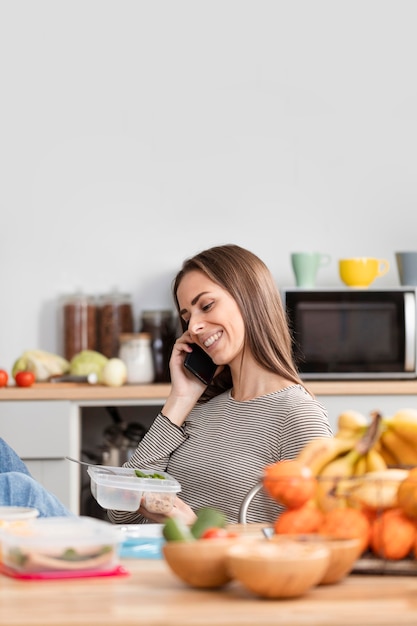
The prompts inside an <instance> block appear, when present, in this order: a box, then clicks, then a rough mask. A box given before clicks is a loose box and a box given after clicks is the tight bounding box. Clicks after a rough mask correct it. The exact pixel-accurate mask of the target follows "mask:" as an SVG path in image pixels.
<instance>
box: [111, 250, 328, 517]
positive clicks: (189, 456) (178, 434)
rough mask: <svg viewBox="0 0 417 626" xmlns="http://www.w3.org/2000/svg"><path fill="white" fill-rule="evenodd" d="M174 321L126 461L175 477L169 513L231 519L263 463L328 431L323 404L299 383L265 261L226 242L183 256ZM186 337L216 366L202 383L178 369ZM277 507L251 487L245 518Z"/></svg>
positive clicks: (114, 514) (293, 451) (187, 347)
mask: <svg viewBox="0 0 417 626" xmlns="http://www.w3.org/2000/svg"><path fill="white" fill-rule="evenodd" d="M173 295H174V300H175V304H176V307H177V310H178V313H179V315H180V318H181V322H182V326H183V330H184V332H183V334H182V336H181V337H179V339H178V340H177V341H176V343H175V345H174V348H173V351H172V356H171V359H170V372H171V381H172V386H171V392H170V394H169V396H168V398H167V400H166V402H165V404H164V406H163V408H162V411H161V412H160V413H159V415H158V416H157V417H156V419H155V421H154V423H153V424H152V426H151V428H150V429H149V431H148V433H147V434H146V436H145V437H144V438H143V440H142V441H141V442H140V444H139V446H138V448H137V449H136V451H135V453H134V454H133V456H132V457H131V458H130V459H129V461H128V462H127V463H125V466H126V467H139V468H149V467H153V468H157V469H161V470H166V471H167V472H168V473H169V474H171V475H172V476H173V477H174V478H176V480H178V481H179V482H180V484H181V487H182V491H181V493H180V497H179V498H177V499H176V504H175V507H174V509H173V511H172V513H171V514H172V515H176V516H178V515H180V516H181V517H182V518H183V520H184V521H185V522H186V523H192V522H193V520H194V519H195V516H196V513H195V512H196V511H197V510H198V509H199V508H201V507H203V506H212V507H216V508H218V509H220V510H222V511H223V512H224V513H225V515H226V516H227V519H228V521H229V522H237V521H238V513H239V508H240V506H241V503H242V501H243V499H244V497H245V496H246V494H247V493H248V491H249V490H250V489H251V488H252V487H253V486H254V485H255V484H256V483H257V482H258V481H259V480H260V478H261V476H262V472H263V468H264V467H265V466H266V465H268V464H270V463H274V462H276V461H279V460H282V459H291V458H294V457H295V456H296V455H297V453H298V451H299V450H300V449H301V448H302V447H303V446H304V445H305V444H306V443H307V442H308V441H309V440H310V439H313V438H316V437H322V436H331V435H332V433H331V429H330V426H329V423H328V419H327V414H326V411H325V409H324V408H323V407H322V406H321V405H320V404H319V403H318V402H317V401H316V400H315V399H314V398H313V397H312V396H311V394H310V393H309V392H308V390H307V389H306V388H305V387H304V385H303V383H302V382H301V380H300V378H299V375H298V373H297V370H296V368H295V365H294V363H293V361H292V356H291V337H290V333H289V330H288V326H287V322H286V316H285V312H284V309H283V306H282V303H281V298H280V295H279V291H278V289H277V287H276V285H275V282H274V279H273V277H272V275H271V273H270V271H269V270H268V268H267V267H266V266H265V264H264V263H263V262H262V261H261V260H260V259H259V258H258V257H257V256H255V255H254V254H252V253H251V252H249V251H248V250H245V249H243V248H241V247H239V246H236V245H224V246H217V247H214V248H211V249H209V250H206V251H204V252H201V253H200V254H197V255H196V256H195V257H193V258H191V259H189V260H187V261H185V262H184V264H183V267H182V269H181V271H180V272H179V274H178V275H177V277H176V279H175V281H174V284H173ZM191 343H195V344H197V345H198V346H200V347H201V348H203V349H204V351H205V352H207V354H208V355H209V356H210V357H211V358H212V360H213V361H214V363H215V364H216V365H217V366H218V367H217V370H216V374H215V377H214V379H213V381H212V382H211V384H209V385H208V386H207V387H206V385H205V384H204V383H202V382H201V381H200V380H199V379H198V378H197V377H196V376H194V375H193V374H191V373H190V372H189V371H188V370H186V369H185V368H184V357H185V356H186V355H187V354H189V353H190V352H192V347H191V346H190V344H191ZM279 510H280V509H279V507H278V506H277V505H276V504H275V503H274V502H272V500H270V499H269V498H268V497H267V496H266V495H265V494H263V493H261V492H260V493H259V494H258V495H257V496H256V497H255V498H254V500H253V502H252V504H251V506H250V507H249V511H248V515H247V521H249V522H268V523H269V522H272V521H273V520H274V519H276V517H277V515H278V513H279ZM108 515H109V518H110V519H111V520H112V521H114V522H117V523H143V522H147V521H153V522H161V521H162V517H161V516H157V515H154V514H151V513H149V512H147V511H146V510H144V509H143V508H142V507H141V508H140V509H139V511H138V512H137V513H128V512H121V511H108Z"/></svg>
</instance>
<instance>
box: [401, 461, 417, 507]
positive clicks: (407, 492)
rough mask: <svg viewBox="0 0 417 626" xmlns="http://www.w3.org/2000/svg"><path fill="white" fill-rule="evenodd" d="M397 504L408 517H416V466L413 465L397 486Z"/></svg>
mask: <svg viewBox="0 0 417 626" xmlns="http://www.w3.org/2000/svg"><path fill="white" fill-rule="evenodd" d="M397 502H398V506H399V507H400V508H401V510H402V511H404V513H405V514H406V515H408V517H411V518H412V519H417V467H413V468H412V469H410V471H409V472H408V476H407V478H405V479H404V480H403V481H402V482H401V483H400V484H399V487H398V491H397Z"/></svg>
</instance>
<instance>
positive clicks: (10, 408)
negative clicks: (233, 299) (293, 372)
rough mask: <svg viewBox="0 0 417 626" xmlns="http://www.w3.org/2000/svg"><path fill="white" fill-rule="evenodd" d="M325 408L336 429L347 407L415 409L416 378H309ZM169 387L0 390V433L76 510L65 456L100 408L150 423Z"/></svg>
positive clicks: (95, 422) (77, 480) (75, 484)
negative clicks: (389, 379)
mask: <svg viewBox="0 0 417 626" xmlns="http://www.w3.org/2000/svg"><path fill="white" fill-rule="evenodd" d="M306 384H307V386H308V388H309V389H310V390H311V391H312V392H313V393H314V394H315V395H316V397H317V398H318V400H319V401H321V402H322V403H323V404H324V406H326V408H327V410H328V412H329V419H330V423H331V426H332V428H333V429H334V430H336V425H337V417H338V415H339V414H340V413H341V412H342V411H344V410H347V409H354V410H357V411H361V412H362V413H364V414H365V415H369V413H370V412H371V411H373V410H376V409H378V410H379V411H381V412H382V413H383V414H385V415H389V414H392V413H393V412H394V411H396V410H398V409H400V408H406V407H414V408H417V381H343V382H342V381H341V382H337V381H334V382H331V381H314V382H313V381H312V382H311V383H306ZM169 390H170V386H169V385H168V384H164V383H158V384H153V385H125V386H123V387H118V388H111V387H103V386H100V385H96V386H94V385H87V384H85V385H77V384H74V383H60V384H59V383H39V384H36V385H34V386H33V387H30V388H25V389H23V388H16V387H6V388H2V389H0V436H1V437H3V438H4V439H5V440H6V441H7V442H8V443H10V444H11V445H12V446H13V448H14V449H15V450H16V452H17V453H18V454H19V455H20V456H21V458H22V459H23V460H24V461H25V462H26V463H27V465H28V467H29V469H30V470H31V472H32V473H33V476H34V477H35V478H36V479H37V480H39V482H40V483H41V484H43V485H44V486H45V487H46V488H47V489H49V490H50V491H51V492H52V493H54V494H55V495H56V496H58V498H59V499H60V500H61V501H62V502H63V503H64V504H65V505H66V506H67V507H68V508H70V509H71V510H72V511H73V512H74V513H79V512H80V496H81V471H80V467H79V466H78V465H77V464H75V463H71V462H70V461H68V460H66V459H65V457H66V456H71V457H74V458H81V451H82V449H83V446H84V445H85V443H86V441H85V440H86V439H88V437H89V436H92V433H93V434H94V433H95V432H96V431H98V430H100V433H101V430H102V428H103V423H104V422H102V420H103V417H102V414H101V416H100V415H99V414H98V413H97V410H98V409H99V408H100V407H106V406H116V407H118V408H119V409H121V410H126V411H128V410H129V411H133V410H134V414H135V416H136V417H137V419H138V420H139V421H142V417H143V419H145V421H147V424H148V425H150V424H151V423H152V419H153V417H154V416H156V414H157V412H158V410H159V409H160V408H161V407H162V405H163V404H164V401H165V398H166V397H167V395H168V393H169Z"/></svg>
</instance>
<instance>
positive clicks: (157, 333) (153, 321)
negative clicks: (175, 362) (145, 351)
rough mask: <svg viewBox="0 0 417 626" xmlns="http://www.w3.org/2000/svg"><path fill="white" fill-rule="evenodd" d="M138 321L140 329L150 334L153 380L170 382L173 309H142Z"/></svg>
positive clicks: (173, 335) (173, 323) (173, 336)
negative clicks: (139, 320)
mask: <svg viewBox="0 0 417 626" xmlns="http://www.w3.org/2000/svg"><path fill="white" fill-rule="evenodd" d="M140 323H141V331H142V332H146V333H150V335H151V345H152V355H153V363H154V369H155V382H156V383H163V382H170V380H171V378H170V374H169V360H170V358H171V352H172V347H173V345H174V343H175V339H176V328H175V322H174V313H173V311H170V310H162V311H143V312H142V319H141V322H140Z"/></svg>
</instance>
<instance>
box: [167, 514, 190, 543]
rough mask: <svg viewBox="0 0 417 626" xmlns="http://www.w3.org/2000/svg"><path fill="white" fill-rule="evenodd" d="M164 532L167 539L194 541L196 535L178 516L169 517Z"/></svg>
mask: <svg viewBox="0 0 417 626" xmlns="http://www.w3.org/2000/svg"><path fill="white" fill-rule="evenodd" d="M162 534H163V536H164V538H165V539H166V540H167V541H194V540H195V537H194V536H193V534H192V533H191V531H190V529H189V527H188V526H187V525H186V524H184V522H183V521H182V520H180V519H178V518H176V517H168V519H167V520H166V522H165V524H164V527H163V529H162Z"/></svg>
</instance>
